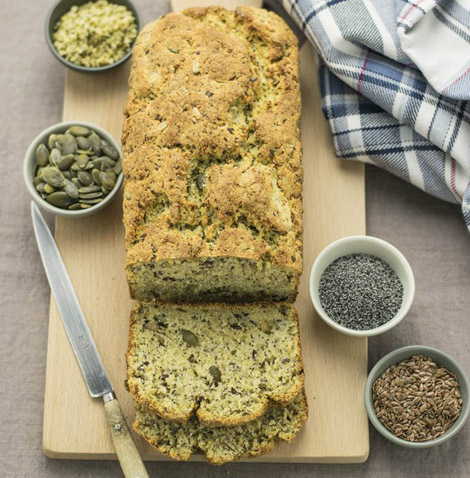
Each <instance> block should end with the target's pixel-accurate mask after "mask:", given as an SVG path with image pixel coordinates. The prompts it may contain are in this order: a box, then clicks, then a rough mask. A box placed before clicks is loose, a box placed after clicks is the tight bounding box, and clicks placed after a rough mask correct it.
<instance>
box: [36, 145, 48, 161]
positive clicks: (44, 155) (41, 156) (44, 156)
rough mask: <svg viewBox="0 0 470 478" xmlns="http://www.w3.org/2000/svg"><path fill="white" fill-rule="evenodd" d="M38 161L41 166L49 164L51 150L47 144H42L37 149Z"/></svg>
mask: <svg viewBox="0 0 470 478" xmlns="http://www.w3.org/2000/svg"><path fill="white" fill-rule="evenodd" d="M36 162H37V163H38V164H39V166H47V163H48V162H49V151H48V150H47V148H46V145H45V144H42V143H41V144H40V145H39V146H38V147H37V149H36Z"/></svg>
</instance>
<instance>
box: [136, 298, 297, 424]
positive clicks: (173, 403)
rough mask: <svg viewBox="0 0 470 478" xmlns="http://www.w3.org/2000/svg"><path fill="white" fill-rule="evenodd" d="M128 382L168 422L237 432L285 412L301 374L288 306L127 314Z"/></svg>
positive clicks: (149, 308) (173, 308) (171, 307)
mask: <svg viewBox="0 0 470 478" xmlns="http://www.w3.org/2000/svg"><path fill="white" fill-rule="evenodd" d="M127 383H128V386H129V390H130V392H131V394H132V396H133V398H134V400H135V401H136V402H137V403H138V404H141V405H143V406H145V407H146V408H147V409H148V410H149V411H151V412H153V413H156V414H158V415H160V416H161V417H163V418H166V419H168V420H174V421H178V422H187V421H188V420H189V419H190V418H191V417H192V416H193V415H194V414H195V415H196V416H197V419H198V420H199V421H201V423H202V424H204V425H206V426H235V425H241V424H243V423H247V422H250V421H252V420H255V419H256V418H258V417H260V416H261V415H263V414H264V413H265V411H266V409H267V408H268V406H269V404H270V402H273V403H276V404H278V405H280V406H286V405H288V404H289V403H290V402H292V401H293V400H294V398H295V397H296V396H297V395H298V394H299V393H300V391H301V390H302V387H303V383H304V372H303V366H302V358H301V351H300V339H299V326H298V318H297V313H296V311H295V309H294V307H293V306H292V305H289V304H279V303H274V304H273V303H269V304H246V305H230V306H229V305H227V304H191V305H188V304H185V305H179V304H159V305H157V304H152V303H144V304H140V305H138V306H137V307H136V308H135V309H134V311H133V313H132V316H131V326H130V339H129V350H128V354H127Z"/></svg>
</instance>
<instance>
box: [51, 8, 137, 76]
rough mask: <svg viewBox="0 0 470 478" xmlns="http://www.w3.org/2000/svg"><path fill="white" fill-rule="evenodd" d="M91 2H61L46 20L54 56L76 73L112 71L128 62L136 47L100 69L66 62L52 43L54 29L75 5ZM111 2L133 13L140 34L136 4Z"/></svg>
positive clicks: (52, 9)
mask: <svg viewBox="0 0 470 478" xmlns="http://www.w3.org/2000/svg"><path fill="white" fill-rule="evenodd" d="M89 1H90V0H59V1H58V2H57V3H56V4H55V5H54V6H53V7H52V8H51V9H50V10H49V13H48V15H47V18H46V41H47V45H48V47H49V49H50V50H51V52H52V53H53V55H54V56H55V57H56V58H57V59H58V60H59V61H60V62H61V63H63V64H64V65H65V66H67V67H68V68H71V69H72V70H76V71H81V72H84V73H99V72H102V71H107V70H111V69H112V68H116V67H117V66H119V65H121V64H122V63H124V62H125V61H127V60H128V59H129V58H130V56H131V55H132V48H133V46H134V45H132V47H131V48H130V49H129V51H128V52H127V53H126V54H125V55H124V56H123V57H122V58H121V59H119V60H118V61H117V62H116V63H113V64H112V65H106V66H100V67H98V68H87V67H85V66H80V65H76V64H75V63H72V62H70V61H68V60H66V59H65V58H64V57H63V56H61V55H59V53H58V52H57V50H56V49H55V47H54V43H53V41H52V35H53V33H54V27H55V25H56V24H57V22H58V21H59V19H60V18H61V17H62V15H64V13H67V12H68V11H69V10H70V8H71V7H73V6H74V5H83V4H84V3H88V2H89ZM110 1H111V3H116V4H118V5H124V6H125V7H127V8H128V9H129V10H130V11H131V12H132V14H133V15H134V17H135V20H136V22H137V32H139V31H140V29H141V28H142V20H141V18H140V15H139V12H138V10H137V8H136V6H135V5H134V3H133V2H132V1H130V0H110Z"/></svg>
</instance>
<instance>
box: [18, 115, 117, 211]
mask: <svg viewBox="0 0 470 478" xmlns="http://www.w3.org/2000/svg"><path fill="white" fill-rule="evenodd" d="M74 125H77V126H86V127H87V128H90V129H92V130H93V131H95V132H96V133H98V135H99V136H100V137H101V138H103V139H104V140H106V141H108V142H109V143H111V144H112V145H113V146H114V147H115V148H116V149H117V150H118V152H119V155H120V156H121V157H122V151H121V146H120V145H119V143H118V142H117V141H116V140H115V139H114V137H113V136H112V135H111V134H109V133H108V132H107V131H106V130H104V129H103V128H101V127H100V126H98V125H95V124H93V123H90V122H88V121H64V122H62V123H56V124H54V125H52V126H49V128H46V129H45V130H43V131H41V133H39V134H38V135H37V136H36V137H35V138H34V139H33V141H31V143H30V145H29V147H28V149H27V151H26V154H25V158H24V161H23V178H24V182H25V185H26V188H27V189H28V191H29V193H30V194H31V197H32V198H33V200H34V201H35V202H36V204H37V205H38V206H39V207H41V208H42V209H45V210H46V211H48V212H50V213H51V214H54V215H58V216H65V217H83V216H89V215H91V214H93V213H95V212H98V211H99V210H101V209H103V208H104V207H105V206H106V205H108V204H109V203H110V201H111V200H112V199H113V197H114V196H115V194H116V193H117V191H118V190H119V189H120V187H121V184H122V180H123V174H122V173H121V174H120V175H119V176H118V178H117V181H116V186H114V189H113V190H112V191H111V192H110V193H109V194H108V195H107V196H106V197H105V198H104V199H103V201H101V202H100V203H98V204H96V205H93V206H92V207H90V208H88V209H82V210H80V211H69V210H67V209H60V208H57V207H55V206H52V205H51V204H49V203H48V202H46V201H45V200H44V199H42V198H41V196H39V194H38V192H37V191H36V188H35V187H34V185H33V170H34V164H35V162H34V159H35V152H36V148H37V147H38V145H39V144H40V143H41V142H44V138H47V137H48V136H49V135H50V134H52V133H58V132H62V131H65V130H67V129H68V128H69V127H70V126H74Z"/></svg>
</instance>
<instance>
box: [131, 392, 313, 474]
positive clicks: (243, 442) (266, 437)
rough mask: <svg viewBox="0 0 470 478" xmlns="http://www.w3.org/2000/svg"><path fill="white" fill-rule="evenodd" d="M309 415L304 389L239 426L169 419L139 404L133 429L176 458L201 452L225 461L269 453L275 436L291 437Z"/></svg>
mask: <svg viewBox="0 0 470 478" xmlns="http://www.w3.org/2000/svg"><path fill="white" fill-rule="evenodd" d="M306 419H307V400H306V398H305V393H304V392H301V393H300V394H299V395H298V396H297V398H296V399H295V400H294V401H293V402H292V403H291V404H290V405H288V406H287V407H278V406H273V407H271V408H269V409H268V410H267V412H266V413H265V414H264V415H263V416H262V417H260V418H258V419H257V420H254V421H252V422H250V423H247V424H245V425H240V426H236V427H218V428H208V427H205V426H204V425H202V424H201V423H200V422H199V421H198V420H197V418H195V417H193V418H191V420H190V421H189V422H188V423H175V422H169V421H167V420H165V419H163V418H160V417H159V416H158V415H155V414H153V413H151V412H148V411H146V410H145V409H144V408H143V407H142V406H138V407H137V412H136V418H135V422H134V430H135V431H136V432H137V433H138V434H139V435H140V436H142V437H143V438H144V439H145V440H146V441H147V442H148V443H149V444H150V445H151V446H152V447H154V448H155V449H156V450H157V451H159V452H160V453H164V454H165V455H169V456H170V457H171V458H173V459H175V460H188V459H189V458H190V457H191V455H193V454H194V453H198V452H202V453H204V454H205V455H206V457H207V459H208V460H209V462H211V463H213V464H215V465H222V464H224V463H227V462H229V461H233V460H237V459H239V458H242V457H253V456H258V455H262V454H264V453H269V452H270V451H271V450H272V449H273V447H274V444H275V441H276V440H284V441H290V440H292V439H293V438H294V437H295V436H296V435H297V433H298V431H299V430H300V428H301V427H302V425H303V424H304V423H305V421H306Z"/></svg>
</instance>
